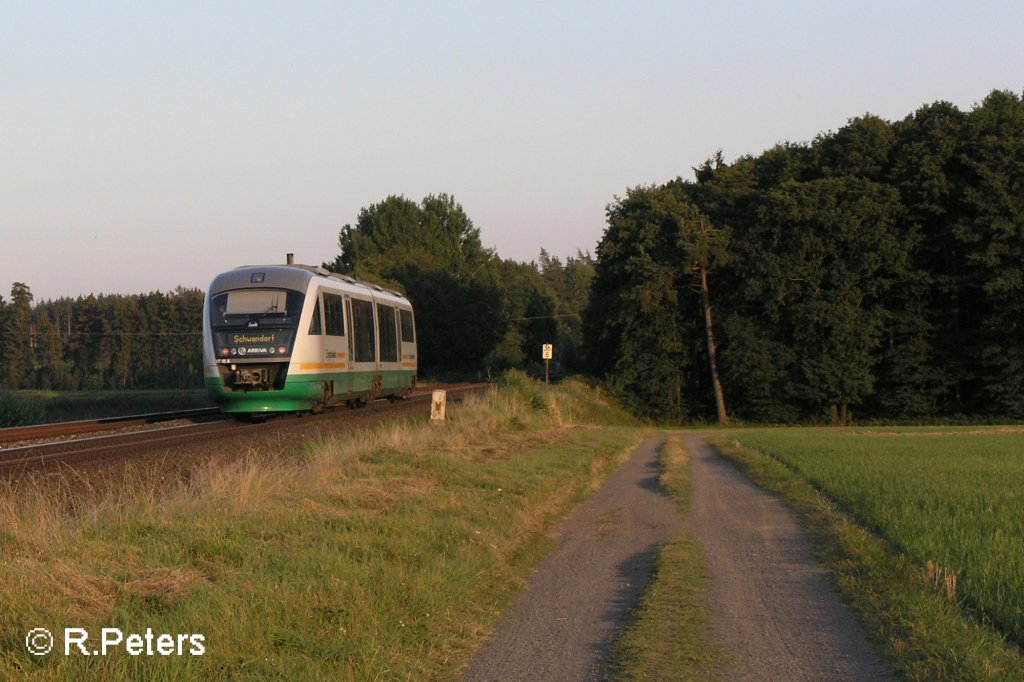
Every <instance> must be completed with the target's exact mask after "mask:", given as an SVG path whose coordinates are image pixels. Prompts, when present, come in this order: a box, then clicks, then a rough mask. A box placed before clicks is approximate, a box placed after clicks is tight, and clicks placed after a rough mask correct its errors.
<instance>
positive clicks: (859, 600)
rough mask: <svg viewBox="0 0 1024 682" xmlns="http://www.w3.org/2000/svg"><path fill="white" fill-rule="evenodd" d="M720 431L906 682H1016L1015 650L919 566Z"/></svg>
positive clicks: (728, 452) (772, 461) (1020, 668)
mask: <svg viewBox="0 0 1024 682" xmlns="http://www.w3.org/2000/svg"><path fill="white" fill-rule="evenodd" d="M737 438H738V439H739V440H742V435H741V434H740V435H734V436H729V435H728V434H720V435H718V436H715V437H714V438H712V439H711V442H712V443H713V444H714V445H715V446H716V447H717V448H718V449H719V451H720V452H721V453H722V454H723V455H724V456H726V457H727V458H729V459H731V460H732V461H734V462H736V463H737V464H738V465H739V466H740V467H742V468H743V470H744V471H745V472H746V473H747V475H748V476H750V478H751V479H752V480H754V481H755V482H756V483H758V484H759V485H761V486H762V487H764V488H766V489H768V490H770V491H772V492H774V493H776V494H778V495H780V496H781V497H782V498H783V499H784V500H785V501H786V502H787V503H788V504H789V505H790V506H791V507H792V508H793V509H794V510H795V511H796V512H797V514H798V515H799V516H800V517H801V518H802V519H803V520H804V522H805V525H806V527H807V528H808V530H809V531H810V533H811V535H812V537H813V538H814V539H815V541H816V544H817V546H818V548H819V551H820V556H821V558H822V560H823V561H824V563H825V564H826V566H827V567H828V568H829V570H831V572H832V574H833V575H834V576H835V579H836V582H837V584H838V587H839V589H840V591H841V592H842V594H843V596H844V598H845V599H846V601H848V602H849V603H850V604H852V605H853V607H854V608H855V609H856V610H857V612H858V613H859V614H860V617H861V618H862V620H863V622H864V623H865V626H866V628H867V630H868V632H869V634H870V635H872V637H873V638H874V639H876V640H878V641H881V642H883V643H884V645H885V647H886V650H887V652H888V654H889V655H890V656H891V658H892V659H893V660H894V662H895V663H896V664H897V666H898V669H899V671H900V672H901V673H902V674H903V675H904V676H905V677H906V678H907V679H910V680H949V681H951V682H952V681H956V682H962V681H966V680H1021V679H1024V660H1022V657H1021V652H1020V650H1019V649H1018V648H1017V647H1016V646H1014V645H1013V644H1012V643H1010V642H1008V641H1007V640H1006V639H1005V638H1004V637H1003V636H1002V635H1000V634H999V633H998V632H997V631H996V630H995V629H994V628H992V627H990V626H989V625H987V624H985V623H983V622H980V621H979V620H976V619H975V618H972V617H971V616H969V615H968V614H965V613H964V612H963V610H962V609H961V608H960V606H959V605H958V604H957V603H956V602H955V601H952V600H950V599H949V598H948V597H947V595H945V594H943V593H942V592H940V591H937V590H936V589H935V586H934V585H933V584H931V583H930V582H929V579H928V577H927V576H926V575H925V573H924V572H923V571H922V569H921V567H920V566H919V565H917V564H916V563H915V562H914V561H912V560H911V559H910V558H908V557H907V556H906V555H905V554H903V553H901V552H898V551H897V550H896V549H895V548H894V546H893V545H892V544H890V543H889V542H887V541H885V540H884V539H882V538H880V537H878V536H876V535H874V534H872V533H871V532H869V531H868V530H866V529H865V528H864V527H863V526H862V525H860V524H859V523H858V522H857V520H856V519H855V518H853V517H852V516H850V515H849V514H847V513H845V512H844V511H843V510H841V509H840V508H839V507H838V506H837V505H836V504H835V502H834V501H833V500H832V499H830V498H829V497H828V496H826V495H825V494H823V493H822V492H821V491H819V490H818V489H817V488H815V486H814V485H813V484H812V483H811V482H810V481H808V480H807V479H806V478H804V477H803V476H801V475H800V474H799V473H797V472H796V471H794V470H793V469H790V468H789V467H787V466H786V465H785V464H783V463H782V462H780V461H779V460H778V459H776V458H774V457H772V456H770V455H768V454H766V453H764V452H762V451H760V450H757V449H754V448H750V447H745V446H744V445H742V444H741V443H740V442H738V441H737V440H736V439H737Z"/></svg>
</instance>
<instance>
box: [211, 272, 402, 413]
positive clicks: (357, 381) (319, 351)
mask: <svg viewBox="0 0 1024 682" xmlns="http://www.w3.org/2000/svg"><path fill="white" fill-rule="evenodd" d="M293 260H294V259H293V257H292V255H291V254H289V255H288V257H287V260H286V263H285V264H284V265H247V266H242V267H239V268H235V269H234V270H229V271H227V272H224V273H221V274H219V275H217V276H216V277H215V278H214V279H213V281H212V282H211V283H210V288H209V290H208V292H207V295H206V301H205V303H204V308H203V375H204V381H205V385H206V390H207V393H208V394H209V396H210V398H211V399H212V400H213V402H214V403H215V404H216V405H217V406H218V407H219V408H220V409H221V410H222V411H223V412H226V413H233V414H238V415H245V414H248V415H250V416H252V417H253V418H258V416H259V415H265V414H266V413H274V412H307V411H308V412H319V411H321V410H322V409H323V408H324V407H327V406H331V405H338V404H344V403H347V404H348V405H350V406H353V407H357V406H362V405H365V404H366V403H367V402H369V401H371V400H374V399H380V398H389V399H391V400H398V399H401V398H404V397H406V396H407V395H408V394H409V393H411V392H412V390H413V389H414V388H415V386H416V370H417V364H418V360H417V353H416V325H415V316H414V313H413V307H412V304H411V303H410V302H409V300H408V299H407V298H406V297H405V296H403V295H402V294H400V293H399V292H397V291H392V290H390V289H386V288H384V287H381V286H379V285H376V284H370V283H367V282H362V281H359V280H357V279H355V278H352V277H348V276H345V275H340V274H337V273H333V272H329V271H328V270H325V269H324V268H321V267H317V266H312V265H298V264H295V263H294V262H293Z"/></svg>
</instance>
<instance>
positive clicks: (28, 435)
mask: <svg viewBox="0 0 1024 682" xmlns="http://www.w3.org/2000/svg"><path fill="white" fill-rule="evenodd" d="M221 416H222V415H221V411H220V410H218V409H217V408H216V407H201V408H198V409H193V410H178V411H176V412H154V413H151V414H136V415H131V416H127V417H105V418H103V419H90V420H82V421H73V422H58V423H54V424H37V425H35V426H15V427H11V428H5V429H0V447H3V444H4V443H18V442H23V441H32V440H40V439H44V438H66V437H70V436H77V435H81V434H85V433H100V432H103V431H114V430H118V429H123V428H126V427H131V426H143V425H146V424H158V423H160V422H168V421H174V420H177V419H191V420H207V419H218V418H220V417H221Z"/></svg>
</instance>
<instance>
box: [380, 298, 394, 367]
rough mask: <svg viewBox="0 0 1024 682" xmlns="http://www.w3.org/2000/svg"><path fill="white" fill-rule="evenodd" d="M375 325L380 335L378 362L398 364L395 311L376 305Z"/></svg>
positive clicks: (389, 307) (387, 306) (386, 306)
mask: <svg viewBox="0 0 1024 682" xmlns="http://www.w3.org/2000/svg"><path fill="white" fill-rule="evenodd" d="M377 325H378V331H379V334H380V361H381V362H398V333H397V331H396V330H395V309H394V308H392V307H391V306H389V305H381V304H380V303H378V304H377Z"/></svg>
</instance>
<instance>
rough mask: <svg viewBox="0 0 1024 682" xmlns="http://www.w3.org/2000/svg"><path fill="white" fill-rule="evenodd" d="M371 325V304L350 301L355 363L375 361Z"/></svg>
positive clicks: (375, 354)
mask: <svg viewBox="0 0 1024 682" xmlns="http://www.w3.org/2000/svg"><path fill="white" fill-rule="evenodd" d="M375 331H376V330H375V329H374V324H373V303H371V302H370V301H364V300H362V299H358V298H353V299H352V335H353V336H355V353H354V354H355V357H354V358H353V360H354V361H355V362H374V361H375V360H376V359H377V349H376V345H377V344H376V338H375V335H374V332H375Z"/></svg>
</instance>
